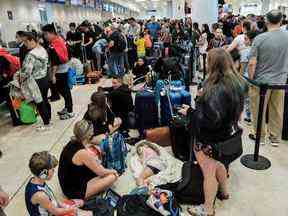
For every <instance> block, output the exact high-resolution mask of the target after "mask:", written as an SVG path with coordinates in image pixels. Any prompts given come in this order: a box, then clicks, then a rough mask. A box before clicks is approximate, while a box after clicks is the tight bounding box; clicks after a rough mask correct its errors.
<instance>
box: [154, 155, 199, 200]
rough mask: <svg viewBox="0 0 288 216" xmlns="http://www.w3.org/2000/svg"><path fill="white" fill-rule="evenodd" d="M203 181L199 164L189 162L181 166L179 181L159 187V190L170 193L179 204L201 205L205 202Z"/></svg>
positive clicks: (192, 161)
mask: <svg viewBox="0 0 288 216" xmlns="http://www.w3.org/2000/svg"><path fill="white" fill-rule="evenodd" d="M203 181H204V176H203V173H202V170H201V168H200V166H199V164H198V163H197V161H196V160H190V161H187V162H185V163H184V164H183V167H182V179H181V180H180V181H178V182H176V183H168V184H166V185H161V186H159V188H161V189H164V190H170V191H172V192H173V193H174V194H175V198H176V200H177V202H178V203H179V204H189V205H201V204H203V203H204V202H205V197H204V189H203Z"/></svg>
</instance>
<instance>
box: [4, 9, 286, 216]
mask: <svg viewBox="0 0 288 216" xmlns="http://www.w3.org/2000/svg"><path fill="white" fill-rule="evenodd" d="M281 26H282V27H281ZM69 28H70V31H69V32H67V35H66V36H63V35H62V34H60V33H59V32H57V30H56V28H55V26H54V25H53V24H48V25H46V26H44V27H43V28H42V32H41V34H39V33H37V32H22V31H19V32H17V34H16V37H17V41H18V43H19V49H20V52H19V59H18V58H17V57H14V56H12V55H10V54H9V53H8V52H7V51H5V49H4V48H1V49H0V67H1V70H0V71H1V80H0V82H1V86H0V88H1V91H0V92H1V94H2V92H3V95H2V96H3V97H4V99H5V100H6V102H7V106H8V108H9V110H10V113H11V118H12V122H13V125H14V126H18V125H21V124H23V122H21V120H20V119H19V113H18V112H17V111H16V110H15V107H14V105H15V99H16V98H20V99H22V100H23V99H25V101H26V102H28V103H32V104H34V105H35V107H36V109H37V112H38V113H39V115H40V117H41V119H42V121H43V125H41V126H39V127H38V128H37V130H38V131H47V130H50V129H51V127H52V125H51V116H52V111H51V105H50V103H51V102H53V101H56V100H59V99H60V95H61V96H62V97H63V98H64V101H65V107H64V108H63V110H60V111H59V112H58V113H57V114H58V115H59V118H60V119H61V120H67V119H70V118H73V117H74V114H73V99H72V94H71V89H70V87H69V83H68V70H69V67H71V66H70V65H72V64H71V61H72V60H73V59H74V62H76V65H82V66H81V67H82V69H83V68H84V69H83V70H84V72H85V67H87V65H88V64H90V66H91V65H92V67H93V65H95V67H96V70H98V71H101V72H102V73H105V74H106V75H107V76H108V77H110V78H111V77H112V87H111V88H102V87H99V88H98V91H97V92H95V93H93V95H92V96H91V102H90V103H89V105H88V108H87V112H86V113H85V116H84V117H83V120H81V121H79V122H77V123H76V124H75V126H74V136H73V138H72V139H71V141H70V142H69V143H68V144H67V145H66V146H65V147H64V149H63V150H62V153H61V157H60V160H59V171H58V178H59V182H60V185H61V189H62V191H63V193H64V195H65V196H66V197H67V198H69V199H77V200H76V201H75V203H76V204H75V205H74V206H73V207H71V208H64V207H63V205H61V204H60V203H58V202H57V200H56V199H55V197H54V195H53V192H52V190H51V189H50V188H49V186H48V185H47V184H46V182H47V181H49V180H51V179H52V177H53V175H54V168H55V167H56V166H57V165H58V160H57V159H56V158H55V157H54V156H53V155H51V154H50V153H48V152H39V153H35V154H33V156H32V157H31V159H30V162H29V168H30V170H31V173H32V174H33V178H31V180H30V181H29V183H28V184H27V186H26V191H25V201H26V206H27V210H28V212H29V214H30V215H31V216H32V215H33V216H36V215H39V216H40V215H46V214H52V215H65V214H69V213H75V212H76V211H77V208H78V207H81V206H83V204H84V202H83V200H85V199H87V198H89V197H93V196H94V195H97V194H99V193H101V192H103V191H105V190H106V189H108V188H110V187H111V186H112V185H113V184H114V183H115V182H116V181H117V179H118V177H119V175H120V173H118V172H117V171H116V170H114V169H109V168H107V167H104V166H103V165H102V164H101V163H100V162H99V161H100V158H99V155H96V156H95V155H94V154H91V153H90V151H88V149H89V147H91V146H94V147H95V149H96V150H97V151H101V149H100V148H99V145H100V144H101V143H102V142H103V140H104V139H105V137H106V136H107V134H113V133H114V132H115V131H120V132H121V134H123V136H124V137H125V138H127V137H129V134H128V130H129V129H130V128H131V127H130V113H131V112H133V110H134V104H133V99H132V91H131V89H130V88H129V86H128V85H126V84H125V83H123V77H124V76H125V75H126V74H128V73H129V72H130V71H132V73H133V75H134V76H135V77H140V76H144V75H146V74H147V73H148V72H149V70H150V69H149V67H148V65H149V62H150V61H151V59H152V58H156V59H157V58H160V57H171V56H174V55H175V44H180V43H182V42H183V41H190V42H191V43H192V45H193V49H192V50H193V55H194V56H196V58H197V61H198V62H199V67H198V69H199V70H200V71H201V70H203V68H204V67H206V66H204V65H201V63H202V57H203V58H206V57H207V75H208V76H207V78H206V79H205V81H204V82H203V86H202V88H200V90H199V91H198V94H197V100H196V108H195V109H194V108H191V107H190V106H187V105H183V107H182V108H181V109H180V110H179V114H181V115H183V116H187V118H189V122H191V125H190V128H191V130H192V131H193V130H194V131H197V132H196V137H197V140H198V142H199V144H197V145H196V146H194V149H193V152H194V155H195V157H196V160H197V162H198V163H199V165H200V168H201V170H202V172H203V176H204V181H203V188H204V190H203V191H204V197H205V202H204V203H203V205H200V206H196V207H193V208H190V209H188V212H189V213H190V214H191V215H215V209H214V200H215V197H216V195H217V193H218V195H219V192H220V197H222V199H223V200H225V199H229V189H228V185H227V181H228V179H227V176H228V169H227V168H228V167H227V164H222V163H220V162H219V161H217V160H215V158H213V156H211V151H212V152H213V143H217V142H222V141H225V140H227V139H229V137H230V136H231V134H233V133H234V131H235V128H238V122H239V121H240V120H241V115H242V112H243V110H244V114H245V117H244V119H245V121H246V122H247V123H249V124H252V127H251V133H250V135H249V137H250V138H251V139H255V131H256V127H257V117H258V104H259V97H260V95H259V88H257V87H255V86H251V85H250V86H249V94H248V86H247V83H246V82H245V81H244V78H243V77H246V78H247V79H250V80H254V81H256V82H257V83H258V84H268V85H269V84H273V85H275V84H286V83H287V75H288V40H287V39H288V33H287V31H288V25H287V20H286V16H283V15H282V14H281V13H280V12H279V11H277V10H273V11H271V12H269V13H268V14H267V16H266V20H265V18H264V17H263V16H254V15H252V14H251V15H248V16H247V17H244V16H235V15H232V14H227V15H225V16H223V17H222V18H220V19H219V21H218V23H215V24H213V25H212V26H211V29H210V27H209V25H208V24H203V25H202V26H201V27H200V26H199V24H198V23H193V22H192V20H191V19H189V18H187V19H185V20H169V19H164V20H158V21H157V20H156V19H155V17H151V19H150V20H148V21H146V20H145V21H143V20H142V21H136V19H134V18H129V19H127V20H118V19H113V20H111V22H107V23H106V26H100V25H98V24H97V25H93V24H91V23H89V22H88V21H84V22H83V23H82V24H80V25H79V26H76V24H75V23H71V24H70V25H69ZM158 45H159V49H158ZM176 49H177V48H176ZM159 50H160V52H159ZM176 53H177V52H176ZM195 53H196V54H195ZM275 53H279V54H278V55H275ZM194 60H195V59H194ZM195 61H196V60H195ZM81 67H80V68H81ZM80 73H81V72H80ZM49 89H50V93H51V96H50V98H49V97H48V92H49ZM2 90H4V91H2ZM268 107H269V109H268ZM283 109H284V92H283V91H281V90H269V92H268V95H267V99H266V101H265V104H264V113H263V115H264V114H266V110H269V111H268V112H269V120H268V124H266V121H265V120H263V128H262V137H261V144H265V143H267V142H268V138H269V140H270V142H271V144H272V145H273V146H278V145H279V143H280V142H281V132H282V124H283ZM263 119H265V118H263ZM195 125H197V128H195ZM193 126H194V127H193ZM266 126H268V130H266ZM99 149H100V150H99ZM152 150H153V149H152ZM150 151H151V150H150ZM147 154H148V153H147ZM149 154H155V152H154V153H151V152H150V153H149ZM155 155H157V154H155ZM212 155H213V154H212ZM95 158H96V159H95ZM157 173H159V169H158V168H155V167H153V166H152V167H151V166H147V167H146V168H145V170H144V171H143V173H141V175H140V176H142V178H141V179H137V184H138V186H143V185H145V184H149V181H146V180H147V178H148V177H150V176H152V175H155V174H157ZM71 179H73V181H71ZM7 204H8V196H7V195H6V194H5V193H4V192H0V207H5V206H6V205H7ZM2 214H3V213H2ZM0 215H1V209H0Z"/></svg>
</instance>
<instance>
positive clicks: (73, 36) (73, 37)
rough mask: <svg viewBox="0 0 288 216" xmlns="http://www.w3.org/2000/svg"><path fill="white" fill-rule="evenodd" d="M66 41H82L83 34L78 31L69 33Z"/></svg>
mask: <svg viewBox="0 0 288 216" xmlns="http://www.w3.org/2000/svg"><path fill="white" fill-rule="evenodd" d="M66 40H67V41H81V40H82V37H81V33H80V32H78V31H75V32H71V31H69V32H67V36H66Z"/></svg>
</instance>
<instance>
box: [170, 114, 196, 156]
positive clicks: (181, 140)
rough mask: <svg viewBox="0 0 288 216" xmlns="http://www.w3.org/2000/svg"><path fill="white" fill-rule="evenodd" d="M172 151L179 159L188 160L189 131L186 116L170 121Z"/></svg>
mask: <svg viewBox="0 0 288 216" xmlns="http://www.w3.org/2000/svg"><path fill="white" fill-rule="evenodd" d="M170 134H171V143H172V151H173V153H174V156H175V157H176V158H178V159H179V160H181V161H188V160H189V156H190V147H189V143H190V136H191V135H190V133H189V130H188V120H187V118H186V117H177V118H173V119H172V120H171V122H170Z"/></svg>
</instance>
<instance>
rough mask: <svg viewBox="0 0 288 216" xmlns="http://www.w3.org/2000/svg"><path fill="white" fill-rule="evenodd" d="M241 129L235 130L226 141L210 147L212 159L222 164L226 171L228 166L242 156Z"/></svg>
mask: <svg viewBox="0 0 288 216" xmlns="http://www.w3.org/2000/svg"><path fill="white" fill-rule="evenodd" d="M242 134H243V130H242V129H237V130H236V132H235V133H233V134H232V135H231V136H230V137H229V138H228V139H226V140H225V141H223V142H219V143H217V144H215V145H212V157H213V158H214V159H215V160H218V161H220V162H221V163H223V164H224V165H225V167H226V169H228V167H229V164H230V163H232V162H233V161H235V160H236V159H237V158H239V157H240V156H241V155H242V154H243V146H242Z"/></svg>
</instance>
